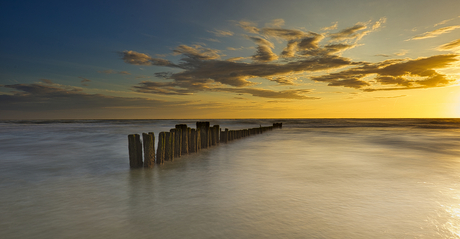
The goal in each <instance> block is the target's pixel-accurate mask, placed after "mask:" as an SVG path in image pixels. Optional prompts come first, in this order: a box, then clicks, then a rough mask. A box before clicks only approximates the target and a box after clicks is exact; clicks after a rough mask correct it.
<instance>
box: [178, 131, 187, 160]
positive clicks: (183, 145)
mask: <svg viewBox="0 0 460 239" xmlns="http://www.w3.org/2000/svg"><path fill="white" fill-rule="evenodd" d="M176 129H180V131H181V154H182V155H185V154H188V130H187V125H186V124H176Z"/></svg>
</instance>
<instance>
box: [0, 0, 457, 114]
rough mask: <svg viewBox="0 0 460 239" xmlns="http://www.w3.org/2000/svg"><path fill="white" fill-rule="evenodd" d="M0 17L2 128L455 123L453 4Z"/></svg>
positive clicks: (198, 6)
mask: <svg viewBox="0 0 460 239" xmlns="http://www.w3.org/2000/svg"><path fill="white" fill-rule="evenodd" d="M0 6H1V10H0V11H2V12H1V18H2V19H1V21H0V22H1V24H2V34H1V37H0V45H1V48H0V49H1V51H0V53H1V54H0V62H1V64H0V65H1V66H0V67H1V68H0V86H1V87H0V112H1V116H0V117H1V118H244V117H250V118H254V117H263V118H283V117H458V116H459V115H460V110H458V105H459V103H460V101H459V100H458V97H457V95H459V93H460V92H459V90H458V87H457V84H458V83H457V80H458V78H459V76H460V66H459V58H458V54H459V52H460V51H459V48H458V47H459V46H460V43H459V42H458V41H459V39H460V17H459V16H460V13H459V12H458V9H460V2H459V1H457V0H439V1H421V0H418V1H394V0H390V1H363V0H353V1H311V0H308V1H283V2H281V1H130V2H128V1H2V3H1V5H0ZM289 47H291V48H289ZM421 68H423V70H420V69H421ZM427 98H429V99H430V101H429V102H426V99H427ZM420 105H423V106H424V107H421V106H420Z"/></svg>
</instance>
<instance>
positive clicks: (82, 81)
mask: <svg viewBox="0 0 460 239" xmlns="http://www.w3.org/2000/svg"><path fill="white" fill-rule="evenodd" d="M78 78H80V79H82V80H81V83H85V82H90V81H91V80H88V79H86V78H83V77H78Z"/></svg>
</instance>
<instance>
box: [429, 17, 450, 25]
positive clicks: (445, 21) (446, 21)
mask: <svg viewBox="0 0 460 239" xmlns="http://www.w3.org/2000/svg"><path fill="white" fill-rule="evenodd" d="M454 19H455V17H454V18H451V19H447V20H444V21H441V22H439V23H436V24H434V27H437V26H439V25H444V24H446V23H448V22H450V21H452V20H454Z"/></svg>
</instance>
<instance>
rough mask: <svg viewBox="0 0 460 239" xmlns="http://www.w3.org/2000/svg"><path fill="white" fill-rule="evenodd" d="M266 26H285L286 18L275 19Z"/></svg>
mask: <svg viewBox="0 0 460 239" xmlns="http://www.w3.org/2000/svg"><path fill="white" fill-rule="evenodd" d="M265 26H266V27H282V26H284V20H283V19H281V18H278V19H273V20H272V21H271V22H269V23H267V24H265Z"/></svg>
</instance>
